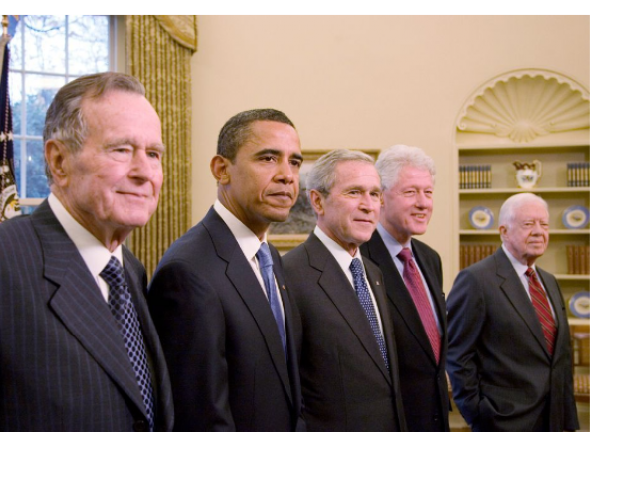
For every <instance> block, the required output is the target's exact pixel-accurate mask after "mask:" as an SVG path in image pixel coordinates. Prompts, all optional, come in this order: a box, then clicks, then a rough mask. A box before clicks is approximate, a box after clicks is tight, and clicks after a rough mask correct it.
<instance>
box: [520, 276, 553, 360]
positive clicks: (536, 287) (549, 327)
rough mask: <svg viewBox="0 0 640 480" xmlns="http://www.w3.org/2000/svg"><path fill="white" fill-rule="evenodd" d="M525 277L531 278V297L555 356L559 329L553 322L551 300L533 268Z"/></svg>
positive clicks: (548, 344)
mask: <svg viewBox="0 0 640 480" xmlns="http://www.w3.org/2000/svg"><path fill="white" fill-rule="evenodd" d="M525 275H526V276H527V277H529V294H530V295H531V302H532V303H533V308H535V310H536V314H537V315H538V320H540V325H542V333H543V334H544V339H545V340H546V342H547V350H549V353H550V354H551V355H553V345H554V343H555V340H556V331H557V328H556V323H555V322H554V321H553V314H552V313H551V307H550V306H549V300H547V294H546V293H544V289H543V288H542V285H540V282H539V281H538V276H537V275H536V272H535V270H533V268H529V269H528V270H527V272H526V273H525Z"/></svg>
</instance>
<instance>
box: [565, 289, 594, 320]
mask: <svg viewBox="0 0 640 480" xmlns="http://www.w3.org/2000/svg"><path fill="white" fill-rule="evenodd" d="M569 310H571V313H573V314H574V315H575V316H576V317H578V318H589V316H590V314H591V301H590V300H589V292H578V293H576V294H575V295H574V296H573V297H571V298H570V299H569Z"/></svg>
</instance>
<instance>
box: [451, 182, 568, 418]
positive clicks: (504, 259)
mask: <svg viewBox="0 0 640 480" xmlns="http://www.w3.org/2000/svg"><path fill="white" fill-rule="evenodd" d="M499 228H500V237H501V239H502V248H499V249H498V250H497V252H496V253H495V254H493V255H491V256H490V257H488V258H486V259H484V260H482V261H480V262H478V263H476V264H474V265H472V266H470V267H468V268H466V269H465V270H463V271H462V272H460V273H459V274H458V277H457V278H456V281H455V283H454V285H453V289H452V290H451V293H450V294H449V297H448V298H447V307H448V311H449V353H448V356H447V371H448V373H449V376H450V378H451V383H452V386H453V395H454V400H455V402H456V404H457V406H458V408H459V409H460V412H461V413H462V415H463V416H464V418H465V420H466V421H467V422H468V423H469V424H470V425H471V427H472V428H473V430H474V431H562V430H570V431H573V430H577V429H578V428H579V424H578V415H577V410H576V404H575V399H574V396H573V374H572V368H571V342H570V334H569V324H568V321H567V315H566V311H565V306H564V300H563V297H562V293H561V291H560V287H559V285H558V282H557V281H556V279H555V277H554V276H553V275H551V274H550V273H548V272H545V271H544V270H542V269H541V268H539V267H537V266H536V265H535V261H536V260H537V259H538V258H540V257H541V256H542V255H543V254H544V252H545V250H546V249H547V245H548V243H549V209H548V206H547V203H546V202H545V201H544V200H543V199H542V198H540V197H538V196H537V195H534V194H532V193H520V194H517V195H513V196H512V197H510V198H508V199H507V200H506V201H505V202H504V204H503V205H502V208H501V209H500V216H499Z"/></svg>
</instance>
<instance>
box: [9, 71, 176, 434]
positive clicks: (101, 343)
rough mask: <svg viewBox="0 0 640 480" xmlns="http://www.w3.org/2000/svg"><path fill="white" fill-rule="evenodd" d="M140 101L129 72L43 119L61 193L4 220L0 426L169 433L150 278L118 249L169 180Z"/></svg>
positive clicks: (151, 116) (71, 97)
mask: <svg viewBox="0 0 640 480" xmlns="http://www.w3.org/2000/svg"><path fill="white" fill-rule="evenodd" d="M144 93H145V91H144V87H143V86H142V85H141V84H140V82H139V81H138V80H137V79H135V78H133V77H130V76H128V75H124V74H119V73H100V74H95V75H88V76H84V77H80V78H77V79H76V80H74V81H72V82H70V83H68V84H67V85H65V86H64V87H62V88H61V89H60V91H59V92H58V93H57V95H56V96H55V98H54V100H53V102H52V104H51V106H50V107H49V109H48V111H47V116H46V121H45V127H44V135H43V136H44V154H45V158H46V173H47V177H48V179H49V184H50V186H51V194H50V195H49V197H48V198H47V200H45V201H44V202H43V203H42V204H41V205H40V206H39V207H38V208H37V209H36V210H35V212H34V213H33V214H32V215H30V216H22V217H16V218H14V219H12V220H10V221H7V222H4V223H2V225H0V245H2V250H3V251H2V255H0V330H1V331H2V335H0V357H1V359H2V361H1V362H0V392H2V393H1V394H0V395H1V398H0V430H37V431H51V430H56V431H61V430H65V431H69V430H73V431H134V430H135V431H167V430H171V429H172V426H173V404H172V400H171V387H170V384H169V375H168V371H167V366H166V363H165V359H164V356H163V353H162V349H161V347H160V341H159V339H158V335H157V333H156V330H155V328H154V326H153V323H152V322H151V317H150V315H149V311H148V309H147V304H146V301H145V293H146V292H145V290H146V280H147V277H146V273H145V271H144V267H143V266H142V264H141V263H140V262H139V261H138V260H137V259H136V258H135V257H134V255H133V254H132V253H131V252H130V251H129V250H128V249H127V248H126V247H124V246H123V245H122V244H123V242H124V241H125V239H126V237H127V236H128V235H129V233H130V232H131V231H132V230H133V229H134V228H136V227H141V226H143V225H145V224H146V223H147V221H148V220H149V218H150V217H151V215H152V214H153V213H154V212H155V210H156V207H157V204H158V195H159V193H160V187H161V185H162V180H163V174H162V163H161V158H162V153H163V151H164V146H163V144H162V135H161V129H160V119H159V118H158V115H157V114H156V112H155V110H154V109H153V107H152V106H151V104H150V103H149V102H148V101H147V100H146V99H145V97H144Z"/></svg>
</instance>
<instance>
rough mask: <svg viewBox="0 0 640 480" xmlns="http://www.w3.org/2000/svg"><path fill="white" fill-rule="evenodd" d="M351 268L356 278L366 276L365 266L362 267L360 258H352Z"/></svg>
mask: <svg viewBox="0 0 640 480" xmlns="http://www.w3.org/2000/svg"><path fill="white" fill-rule="evenodd" d="M349 270H350V271H351V273H352V275H353V276H354V277H356V278H362V277H363V276H364V268H363V267H362V262H361V261H360V259H359V258H354V259H353V260H351V265H349Z"/></svg>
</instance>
